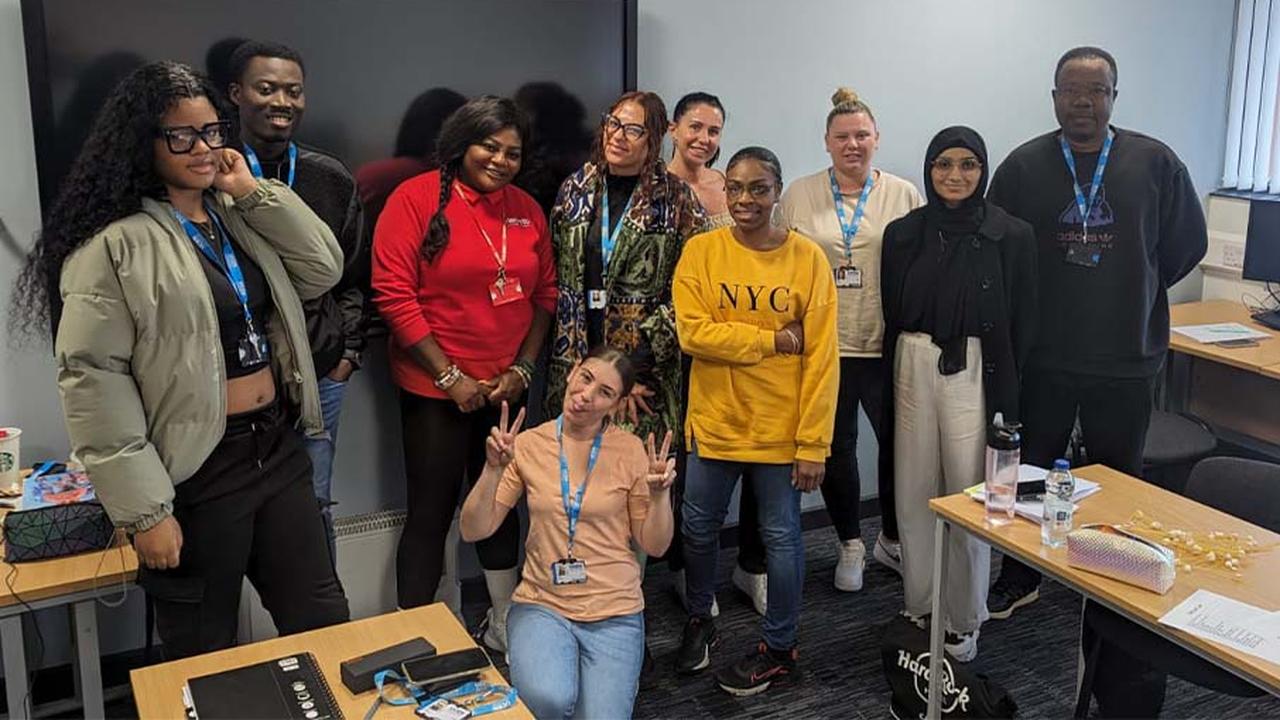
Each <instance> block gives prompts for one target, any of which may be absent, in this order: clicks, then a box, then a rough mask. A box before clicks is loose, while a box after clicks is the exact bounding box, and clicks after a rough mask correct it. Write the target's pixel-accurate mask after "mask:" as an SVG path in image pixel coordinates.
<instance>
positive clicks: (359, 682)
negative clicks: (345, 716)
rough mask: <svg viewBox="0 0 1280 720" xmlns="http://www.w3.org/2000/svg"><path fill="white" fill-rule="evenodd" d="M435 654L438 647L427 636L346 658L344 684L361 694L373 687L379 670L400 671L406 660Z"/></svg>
mask: <svg viewBox="0 0 1280 720" xmlns="http://www.w3.org/2000/svg"><path fill="white" fill-rule="evenodd" d="M435 654H436V648H435V646H434V645H432V644H431V643H429V642H427V639H426V638H420V637H417V638H414V639H412V640H409V641H406V642H402V643H400V644H399V645H392V646H391V647H385V648H382V649H381V650H375V651H373V652H371V653H369V654H368V655H361V656H359V657H353V658H351V659H350V660H344V661H343V662H342V665H341V666H340V668H341V670H342V684H343V685H346V686H347V689H348V690H350V691H351V692H352V693H353V694H355V695H359V694H360V693H362V692H368V691H369V690H372V689H373V687H374V682H373V676H374V675H376V674H378V672H379V671H382V670H395V671H396V672H400V666H401V665H402V664H403V663H404V662H405V661H407V660H414V659H417V658H424V657H430V656H432V655H435Z"/></svg>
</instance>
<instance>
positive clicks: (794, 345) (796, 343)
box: [782, 327, 800, 355]
mask: <svg viewBox="0 0 1280 720" xmlns="http://www.w3.org/2000/svg"><path fill="white" fill-rule="evenodd" d="M782 332H784V333H786V334H787V337H789V338H791V353H790V354H791V355H799V354H800V338H799V337H798V336H796V333H795V331H794V330H792V329H791V328H789V327H784V328H782Z"/></svg>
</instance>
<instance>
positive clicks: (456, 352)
mask: <svg viewBox="0 0 1280 720" xmlns="http://www.w3.org/2000/svg"><path fill="white" fill-rule="evenodd" d="M528 137H529V133H528V122H527V120H526V118H525V116H524V114H523V113H522V112H521V111H520V110H519V108H517V107H516V105H515V104H514V103H512V102H511V101H510V100H507V99H505V98H496V97H488V96H486V97H481V98H477V99H475V100H472V101H470V102H468V103H467V104H466V105H463V106H462V107H461V108H460V109H459V110H457V111H456V112H455V113H454V114H453V115H451V116H450V117H449V119H448V120H446V121H445V124H444V125H443V126H442V127H441V129H440V137H439V139H438V140H437V142H436V153H437V156H438V158H439V160H440V168H439V169H438V170H433V171H431V172H428V173H424V174H422V175H419V176H417V177H414V178H412V179H410V180H407V181H405V182H404V183H403V184H401V185H400V187H399V188H397V189H396V191H395V192H394V193H392V194H391V197H390V198H388V199H387V204H386V206H385V208H384V209H383V211H382V215H381V216H380V217H379V218H378V225H377V228H376V230H375V231H374V236H373V292H374V301H375V302H376V303H377V306H378V310H379V312H381V313H382V317H383V319H384V320H386V323H387V325H388V326H389V327H390V329H391V350H390V362H391V374H392V377H393V378H394V379H395V382H396V384H397V385H399V386H400V389H401V393H400V412H401V423H402V425H403V432H404V461H405V475H406V476H407V480H408V519H407V521H406V523H405V528H404V533H403V535H402V536H401V538H400V547H399V550H398V553H397V556H396V586H397V595H398V599H399V604H400V607H403V608H409V607H416V606H418V605H425V604H427V603H430V602H431V601H432V599H433V597H434V595H435V591H436V585H437V584H438V583H439V581H440V574H441V568H442V565H443V561H444V546H445V539H446V537H447V535H448V532H449V525H450V523H451V522H452V520H453V514H454V509H455V508H456V507H457V506H458V497H459V493H460V492H461V491H462V487H461V485H462V480H463V478H464V477H465V478H466V479H467V482H468V484H470V483H474V482H475V480H476V478H477V477H478V476H479V475H480V472H481V470H483V469H484V458H485V450H484V444H485V438H486V437H487V436H488V434H489V429H490V428H492V427H493V426H494V424H495V423H496V422H497V420H498V408H500V407H501V406H502V402H503V401H504V400H505V401H507V402H508V403H510V404H511V405H516V404H518V403H520V402H521V401H522V400H521V398H522V397H523V395H524V393H525V391H526V390H527V389H528V386H529V382H530V379H531V377H532V373H533V363H534V360H535V359H536V358H537V357H538V352H539V351H540V350H541V348H542V341H543V338H545V337H546V335H547V330H548V328H549V327H550V323H551V313H552V312H553V311H554V309H555V304H556V277H555V265H554V261H553V258H552V252H551V236H550V234H549V233H548V231H547V223H546V220H545V219H544V218H543V215H542V211H541V210H540V209H539V207H538V204H537V203H536V202H535V201H534V200H533V198H532V197H530V196H529V195H528V194H527V193H525V192H524V191H522V190H520V189H518V188H516V187H515V186H512V185H511V184H510V183H511V180H512V179H513V178H514V177H515V176H516V173H517V172H519V171H520V155H521V149H522V146H523V144H524V143H525V142H526V141H527V139H528ZM519 532H520V530H519V522H518V520H517V518H516V516H515V515H514V514H512V515H511V516H509V517H508V518H507V519H506V521H505V522H504V523H503V525H502V527H500V528H499V529H498V531H497V532H495V533H494V534H493V536H492V537H490V538H488V539H487V540H482V541H480V542H479V543H477V544H476V549H477V551H478V554H479V556H480V564H481V565H482V566H483V567H484V569H485V580H486V582H487V583H488V586H489V596H490V598H491V600H492V602H493V608H492V609H491V611H490V614H489V629H488V631H487V632H486V634H485V641H486V643H487V644H489V645H491V646H494V647H495V649H498V650H503V651H505V649H506V647H505V646H506V609H507V607H508V606H509V605H510V597H511V591H512V590H513V589H514V588H515V585H516V582H517V580H518V579H519V578H518V576H517V573H516V561H517V550H518V546H519V543H520V535H519Z"/></svg>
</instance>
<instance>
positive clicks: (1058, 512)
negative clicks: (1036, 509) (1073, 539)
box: [1040, 459, 1076, 548]
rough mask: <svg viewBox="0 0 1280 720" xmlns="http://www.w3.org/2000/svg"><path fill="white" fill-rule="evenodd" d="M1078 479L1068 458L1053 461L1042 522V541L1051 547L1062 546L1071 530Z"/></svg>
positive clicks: (1045, 484)
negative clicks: (1073, 499) (1072, 472)
mask: <svg viewBox="0 0 1280 720" xmlns="http://www.w3.org/2000/svg"><path fill="white" fill-rule="evenodd" d="M1075 492H1076V479H1075V476H1073V475H1072V474H1071V466H1070V465H1069V464H1068V463H1067V461H1066V460H1062V459H1058V460H1054V461H1053V469H1052V470H1050V471H1049V474H1048V475H1046V476H1045V479H1044V518H1043V522H1041V523H1040V542H1042V543H1044V544H1045V545H1048V546H1049V547H1055V548H1056V547H1062V545H1063V544H1064V543H1066V542H1067V533H1069V532H1071V523H1072V516H1073V515H1074V514H1075V509H1076V506H1075V503H1073V502H1071V496H1072V495H1074V494H1075Z"/></svg>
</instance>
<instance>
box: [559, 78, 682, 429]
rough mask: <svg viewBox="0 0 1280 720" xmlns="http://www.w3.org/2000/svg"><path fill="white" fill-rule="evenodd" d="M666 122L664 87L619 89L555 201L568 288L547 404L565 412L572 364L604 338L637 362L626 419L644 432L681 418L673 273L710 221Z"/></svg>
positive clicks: (562, 281)
mask: <svg viewBox="0 0 1280 720" xmlns="http://www.w3.org/2000/svg"><path fill="white" fill-rule="evenodd" d="M666 131H667V109H666V106H665V105H664V104H663V102H662V99H661V98H660V97H658V96H657V95H655V94H654V93H650V92H630V93H627V94H625V95H623V96H622V97H620V98H619V99H618V101H617V102H616V103H614V104H613V106H612V107H611V108H609V111H608V112H607V113H605V114H604V116H603V117H602V118H601V121H600V128H599V131H598V133H597V135H596V140H595V144H594V146H593V148H592V152H591V159H590V160H588V161H587V163H586V165H583V166H582V169H580V170H579V171H578V172H576V173H574V174H573V175H572V176H570V177H569V178H568V179H566V180H565V181H564V183H563V184H562V185H561V186H560V194H559V197H558V198H557V200H556V204H555V207H554V208H552V210H551V233H552V242H553V245H554V247H555V253H556V276H557V278H558V283H559V291H560V293H559V299H558V301H557V307H556V326H555V338H554V341H553V344H552V350H551V365H550V369H549V377H548V382H547V385H548V389H547V397H546V403H545V406H546V408H548V414H555V413H557V412H559V409H560V404H561V400H562V398H563V397H564V388H565V382H566V379H567V377H568V375H569V371H570V369H572V368H573V367H574V366H575V365H576V364H578V363H579V362H580V361H581V360H582V358H584V357H586V355H587V349H588V348H590V347H594V346H596V345H600V344H605V345H609V346H610V347H613V348H617V349H619V350H621V351H623V352H625V353H627V354H628V355H630V356H631V359H632V361H633V363H635V365H636V370H637V378H638V380H637V382H636V385H635V387H634V388H633V389H632V391H631V396H630V397H628V398H626V399H625V400H624V401H623V403H622V404H621V406H620V410H619V412H618V418H617V419H618V421H619V422H621V423H623V425H624V427H626V428H627V429H629V430H631V431H633V432H635V433H636V434H638V435H640V436H641V437H645V436H647V435H648V434H649V433H654V434H656V435H657V436H658V437H661V436H663V435H664V434H665V433H666V431H668V430H676V431H678V430H679V427H680V420H679V419H680V415H681V407H680V406H681V398H680V345H679V343H678V342H677V340H676V331H675V316H674V311H673V310H672V307H671V278H672V275H673V274H674V272H675V267H676V261H677V260H679V259H680V249H681V247H682V246H683V245H684V241H685V240H686V239H688V238H689V237H690V236H692V235H694V234H695V233H696V232H698V231H699V230H701V229H702V227H703V225H704V224H705V222H706V213H705V212H704V211H703V209H702V205H701V204H699V203H698V200H697V198H696V197H694V195H693V191H692V190H691V189H690V188H689V186H688V185H687V184H685V183H684V181H682V180H681V179H680V178H678V177H676V176H674V175H671V174H669V173H668V172H667V170H666V166H665V164H664V163H663V162H662V158H661V156H660V152H661V149H662V137H663V134H664V133H665V132H666ZM677 434H678V433H677Z"/></svg>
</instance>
